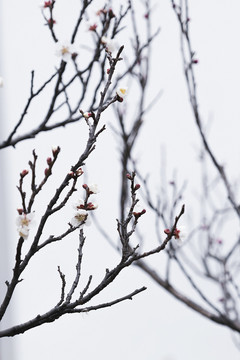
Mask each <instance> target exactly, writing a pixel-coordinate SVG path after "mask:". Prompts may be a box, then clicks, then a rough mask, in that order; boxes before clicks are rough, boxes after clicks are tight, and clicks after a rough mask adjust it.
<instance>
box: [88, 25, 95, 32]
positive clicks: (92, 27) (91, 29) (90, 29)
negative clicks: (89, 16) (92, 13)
mask: <svg viewBox="0 0 240 360" xmlns="http://www.w3.org/2000/svg"><path fill="white" fill-rule="evenodd" d="M96 28H97V24H93V25H91V26H89V29H88V30H89V31H96Z"/></svg>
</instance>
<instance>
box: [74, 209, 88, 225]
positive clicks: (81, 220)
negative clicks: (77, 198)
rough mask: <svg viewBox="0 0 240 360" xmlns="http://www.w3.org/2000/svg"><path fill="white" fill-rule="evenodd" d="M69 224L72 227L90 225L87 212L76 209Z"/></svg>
mask: <svg viewBox="0 0 240 360" xmlns="http://www.w3.org/2000/svg"><path fill="white" fill-rule="evenodd" d="M71 224H72V225H73V226H78V225H87V226H89V225H91V220H90V218H89V215H88V212H87V211H86V210H84V209H78V210H77V211H76V212H75V214H74V217H73V218H72V220H71Z"/></svg>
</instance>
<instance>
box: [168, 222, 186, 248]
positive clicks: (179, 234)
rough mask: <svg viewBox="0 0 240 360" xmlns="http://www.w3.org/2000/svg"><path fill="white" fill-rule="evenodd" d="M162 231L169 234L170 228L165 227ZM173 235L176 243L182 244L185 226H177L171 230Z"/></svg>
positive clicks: (184, 236)
mask: <svg viewBox="0 0 240 360" xmlns="http://www.w3.org/2000/svg"><path fill="white" fill-rule="evenodd" d="M164 232H165V234H167V235H169V234H170V233H171V230H169V229H165V230H164ZM173 237H174V239H175V240H176V242H177V244H178V245H182V244H183V241H184V240H185V239H186V237H187V231H186V228H185V226H179V227H178V228H176V229H175V230H174V232H173Z"/></svg>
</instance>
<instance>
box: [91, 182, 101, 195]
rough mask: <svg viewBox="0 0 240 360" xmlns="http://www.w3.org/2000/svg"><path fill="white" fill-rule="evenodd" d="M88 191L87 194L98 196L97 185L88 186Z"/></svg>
mask: <svg viewBox="0 0 240 360" xmlns="http://www.w3.org/2000/svg"><path fill="white" fill-rule="evenodd" d="M88 191H89V194H98V193H99V192H100V191H99V188H98V185H97V184H91V185H89V186H88Z"/></svg>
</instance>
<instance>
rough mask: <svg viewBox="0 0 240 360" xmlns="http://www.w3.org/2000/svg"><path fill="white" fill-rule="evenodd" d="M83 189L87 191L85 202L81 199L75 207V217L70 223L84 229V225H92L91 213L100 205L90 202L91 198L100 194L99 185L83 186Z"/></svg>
mask: <svg viewBox="0 0 240 360" xmlns="http://www.w3.org/2000/svg"><path fill="white" fill-rule="evenodd" d="M83 189H84V190H85V200H83V199H79V200H78V201H77V202H76V203H75V204H74V205H73V207H74V209H75V213H74V216H73V218H72V220H71V222H70V224H71V225H72V226H75V227H78V226H79V227H80V228H81V227H82V226H83V225H87V226H89V225H91V220H90V217H89V211H92V210H96V209H97V208H98V204H97V203H95V202H93V201H89V197H90V196H91V195H92V194H97V193H99V189H98V186H97V184H92V185H87V184H84V185H83Z"/></svg>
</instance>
